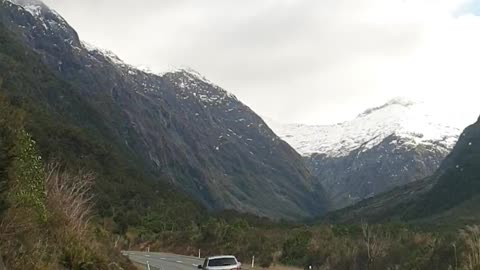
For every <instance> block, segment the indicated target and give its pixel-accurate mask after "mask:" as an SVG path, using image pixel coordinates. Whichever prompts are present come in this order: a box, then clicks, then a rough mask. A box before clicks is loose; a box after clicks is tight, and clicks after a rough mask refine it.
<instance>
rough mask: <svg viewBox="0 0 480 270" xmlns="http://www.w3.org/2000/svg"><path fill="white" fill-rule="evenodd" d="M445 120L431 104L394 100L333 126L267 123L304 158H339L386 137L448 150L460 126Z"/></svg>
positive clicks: (412, 144)
mask: <svg viewBox="0 0 480 270" xmlns="http://www.w3.org/2000/svg"><path fill="white" fill-rule="evenodd" d="M443 111H445V110H443ZM447 119H449V118H448V117H445V112H441V111H439V110H438V109H437V108H435V106H432V105H431V104H427V103H426V102H421V101H412V100H409V99H405V98H396V99H393V100H391V101H389V102H387V103H386V104H384V105H382V106H378V107H374V108H371V109H368V110H366V111H365V112H363V113H362V114H360V115H359V116H358V117H357V118H355V119H353V120H351V121H347V122H343V123H339V124H335V125H303V124H281V123H278V122H275V121H271V120H270V121H269V124H270V127H271V128H272V129H273V130H274V131H275V132H276V133H277V134H278V135H279V136H280V137H281V138H283V139H284V140H285V141H287V142H288V143H289V144H291V145H292V146H293V147H294V148H295V149H297V151H299V152H300V153H301V154H302V155H304V156H310V155H312V154H315V153H318V154H325V155H327V156H330V157H342V156H346V155H348V154H349V153H350V152H352V151H353V150H357V149H359V148H360V149H362V150H363V151H365V150H368V149H371V148H372V147H374V146H376V145H378V144H379V143H380V142H382V141H383V140H384V139H385V138H386V137H388V136H390V135H396V136H399V137H402V138H404V139H405V141H406V145H410V146H411V147H415V146H417V145H420V144H424V145H436V146H439V147H442V148H445V149H452V148H453V146H454V145H455V143H456V142H457V140H458V137H459V135H460V133H461V129H462V128H463V126H459V125H458V124H456V123H455V122H453V121H450V122H449V121H447Z"/></svg>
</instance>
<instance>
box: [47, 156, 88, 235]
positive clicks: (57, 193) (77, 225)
mask: <svg viewBox="0 0 480 270" xmlns="http://www.w3.org/2000/svg"><path fill="white" fill-rule="evenodd" d="M47 168H48V169H47V178H46V181H45V183H46V187H47V200H48V202H47V204H48V207H49V209H51V212H52V213H54V214H56V215H57V218H59V219H60V220H61V221H63V222H64V224H63V225H65V226H63V228H65V229H66V230H67V233H68V234H70V235H72V236H76V237H78V238H83V237H84V236H85V235H86V234H87V233H88V223H89V221H90V218H91V216H92V215H91V213H92V199H93V195H92V192H91V191H92V187H93V184H94V179H95V178H94V176H93V175H92V174H91V173H82V172H80V173H78V174H75V175H71V174H69V173H68V172H66V171H61V170H60V166H59V165H58V164H56V163H53V164H50V165H49V166H48V167H47Z"/></svg>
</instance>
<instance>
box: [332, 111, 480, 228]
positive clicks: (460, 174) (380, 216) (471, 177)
mask: <svg viewBox="0 0 480 270" xmlns="http://www.w3.org/2000/svg"><path fill="white" fill-rule="evenodd" d="M479 201H480V119H479V121H477V122H476V123H475V124H473V125H471V126H469V127H468V128H467V129H465V131H464V132H463V133H462V134H461V136H460V138H459V140H458V143H457V144H456V146H455V147H454V149H453V150H452V152H451V154H449V155H448V156H447V158H445V160H444V161H443V162H442V164H441V166H440V168H439V169H438V170H437V171H436V172H435V173H434V174H433V175H432V176H430V177H427V178H425V179H422V180H420V181H417V182H414V183H411V184H408V185H405V186H403V187H399V188H395V189H393V190H391V191H389V192H387V193H384V194H380V195H378V196H375V197H373V198H370V199H368V200H365V201H362V202H360V203H358V204H356V205H354V206H351V207H348V208H346V209H343V210H340V211H337V212H335V213H332V214H330V215H329V216H328V219H329V220H331V221H336V222H352V221H360V220H362V219H367V220H370V221H372V222H383V221H388V220H403V221H415V222H419V223H429V224H449V225H456V226H463V225H464V224H472V223H476V222H479V221H480V212H479V211H478V202H479Z"/></svg>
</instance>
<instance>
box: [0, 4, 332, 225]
mask: <svg viewBox="0 0 480 270" xmlns="http://www.w3.org/2000/svg"><path fill="white" fill-rule="evenodd" d="M0 24H1V25H3V27H5V28H6V29H8V30H9V31H11V32H12V33H15V34H16V37H17V38H18V40H21V42H22V46H24V47H25V48H28V49H29V52H30V54H31V55H32V57H36V58H38V59H41V61H42V63H43V64H45V65H46V67H48V70H49V71H50V72H52V73H53V74H55V76H57V77H58V78H59V79H61V80H62V81H64V82H65V83H66V84H68V86H69V89H71V96H73V97H75V98H78V99H81V101H83V102H85V103H86V104H88V106H86V108H87V109H91V110H92V111H93V112H94V113H93V115H95V117H85V116H84V115H85V112H84V111H81V110H80V109H78V111H74V112H71V111H69V110H71V108H70V107H73V106H70V107H69V104H67V103H62V102H60V104H56V103H55V104H53V103H54V102H56V101H57V100H58V98H59V97H57V96H56V95H55V94H52V95H51V96H44V95H42V96H41V97H42V98H48V99H47V100H44V99H40V98H38V99H37V97H35V100H38V103H39V104H38V106H43V107H46V108H49V109H50V108H56V107H61V108H63V109H64V110H66V111H68V112H69V113H71V114H73V115H74V117H73V118H72V119H69V121H72V122H74V123H75V124H78V125H80V126H82V127H84V126H88V127H92V126H93V127H98V129H99V130H98V131H97V133H99V134H102V136H105V137H106V138H107V140H108V141H110V142H111V143H112V144H114V145H115V146H116V147H118V148H119V149H120V150H121V152H122V153H125V155H127V156H128V158H129V159H131V160H134V161H135V162H138V163H139V164H140V165H139V166H140V168H142V169H143V171H144V172H145V173H148V174H151V175H153V177H154V178H155V179H163V180H164V181H168V182H169V183H171V184H173V185H175V186H176V187H177V188H179V189H181V190H183V191H185V192H186V193H187V194H189V195H191V196H192V197H193V198H195V199H197V200H198V201H199V202H201V203H203V204H204V205H205V206H206V207H207V208H208V209H212V210H221V209H235V210H239V211H243V212H250V213H255V214H258V215H262V216H269V217H282V218H300V217H302V218H304V217H311V216H314V215H318V214H321V213H323V212H324V211H325V210H326V208H327V203H326V200H324V194H323V189H322V188H321V186H320V185H319V184H318V182H317V181H315V180H314V177H313V176H312V175H311V173H310V172H309V170H308V169H307V168H306V166H305V163H304V162H303V160H302V158H301V156H300V155H298V153H296V152H295V151H294V149H293V148H291V147H290V146H289V145H288V144H287V143H285V142H284V141H283V140H280V139H279V138H278V136H277V135H276V134H275V133H273V132H272V131H271V130H270V128H269V127H268V126H267V125H266V124H265V122H264V121H263V120H262V119H261V118H260V117H259V116H258V115H256V114H255V112H253V111H252V110H251V109H250V108H249V107H248V106H246V105H245V104H243V103H242V102H241V101H239V100H238V99H237V98H236V97H235V96H233V95H231V94H230V93H228V92H227V91H225V90H224V89H222V88H221V87H219V86H217V85H215V84H213V83H211V82H210V81H208V80H207V79H205V78H204V77H203V76H201V75H200V74H198V73H197V72H194V71H192V70H187V69H180V70H175V71H170V72H166V73H163V74H154V73H151V72H148V71H144V70H141V69H138V68H135V67H132V66H130V65H128V64H126V63H124V62H123V61H122V60H121V59H120V58H119V57H117V56H116V55H115V54H113V53H111V52H109V51H106V50H101V49H98V48H95V47H93V46H91V45H88V44H87V43H85V42H82V41H81V40H80V38H79V37H78V35H77V33H76V31H75V30H74V29H73V28H72V27H71V26H70V25H68V23H67V22H66V21H65V20H64V19H62V18H61V16H60V15H58V13H56V12H55V11H53V10H51V9H49V8H48V7H47V6H45V5H44V4H43V3H41V2H40V1H37V0H8V1H7V0H0ZM32 92H33V91H32ZM60 98H61V97H60ZM42 102H43V103H42ZM50 103H52V104H50ZM54 113H56V114H57V115H62V113H61V112H57V111H55V112H54ZM76 121H78V122H76ZM135 164H136V163H135Z"/></svg>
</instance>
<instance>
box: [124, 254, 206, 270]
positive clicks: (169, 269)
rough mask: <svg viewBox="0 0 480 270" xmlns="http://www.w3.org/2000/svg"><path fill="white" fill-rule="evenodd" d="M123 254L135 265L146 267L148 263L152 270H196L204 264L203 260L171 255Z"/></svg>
mask: <svg viewBox="0 0 480 270" xmlns="http://www.w3.org/2000/svg"><path fill="white" fill-rule="evenodd" d="M122 253H123V255H125V256H127V257H128V258H130V260H131V261H132V262H135V263H139V264H142V265H146V264H147V261H148V263H149V264H150V266H151V269H152V270H153V269H161V270H196V269H197V266H198V265H199V264H202V263H203V258H202V259H199V258H196V257H189V256H183V255H176V254H169V253H156V252H140V251H124V252H122Z"/></svg>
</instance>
